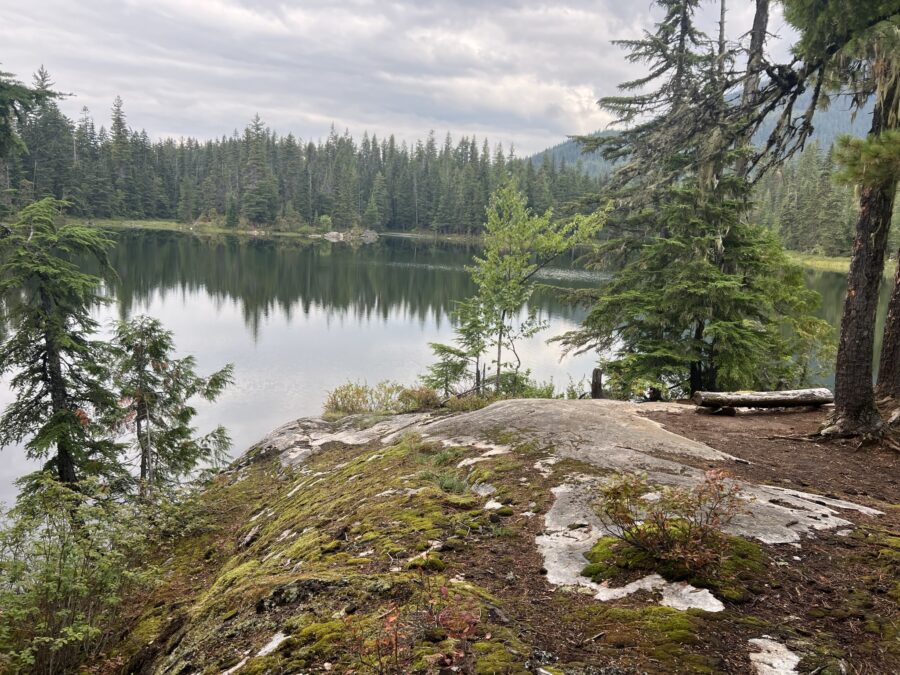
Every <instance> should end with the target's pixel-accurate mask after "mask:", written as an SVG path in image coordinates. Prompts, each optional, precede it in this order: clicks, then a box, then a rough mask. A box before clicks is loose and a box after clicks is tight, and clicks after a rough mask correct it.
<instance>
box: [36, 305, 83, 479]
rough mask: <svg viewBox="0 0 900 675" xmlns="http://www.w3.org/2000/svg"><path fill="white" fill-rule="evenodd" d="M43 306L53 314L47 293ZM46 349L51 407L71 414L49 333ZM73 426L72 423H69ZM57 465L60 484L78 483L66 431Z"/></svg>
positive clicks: (58, 358)
mask: <svg viewBox="0 0 900 675" xmlns="http://www.w3.org/2000/svg"><path fill="white" fill-rule="evenodd" d="M41 305H42V308H43V310H44V312H45V314H46V315H47V316H50V315H51V314H52V313H53V305H52V301H51V300H50V298H49V297H47V295H46V294H45V293H41ZM44 349H45V351H46V354H47V357H46V358H47V362H46V368H47V371H46V373H47V381H48V382H47V384H48V387H49V389H50V407H51V410H52V412H53V415H54V416H55V415H58V414H60V413H65V414H69V413H71V412H72V411H71V410H70V407H69V393H68V391H67V389H66V380H65V377H63V369H62V357H61V356H60V353H59V345H58V344H57V342H56V340H55V339H54V337H53V335H52V334H51V333H50V332H49V331H45V332H44ZM68 423H69V424H71V421H70V422H68ZM53 463H54V464H55V465H56V474H57V476H58V477H59V480H60V482H62V483H66V484H69V485H72V484H74V483H77V482H78V474H77V473H76V471H75V457H74V455H73V453H72V441H71V439H70V438H69V433H68V431H66V432H65V433H63V434H62V435H61V436H59V437H58V439H57V441H56V457H55V459H54V462H53Z"/></svg>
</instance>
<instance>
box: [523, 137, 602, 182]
mask: <svg viewBox="0 0 900 675" xmlns="http://www.w3.org/2000/svg"><path fill="white" fill-rule="evenodd" d="M613 134H615V132H614V131H598V132H597V133H596V135H597V136H611V135H613ZM545 158H549V159H552V160H554V161H555V162H556V164H557V166H559V165H560V164H562V163H563V162H565V163H566V165H567V166H576V165H577V164H578V163H579V162H580V163H581V168H582V169H583V170H584V172H585V173H586V174H588V175H589V176H591V177H595V176H603V175H605V174H608V173H609V172H610V170H611V168H612V163H611V162H608V161H607V160H605V159H603V157H601V156H600V153H599V152H592V153H589V154H583V153H582V152H581V146H580V145H579V144H578V143H577V142H576V141H574V140H572V139H569V140H567V141H563V142H562V143H559V144H557V145H554V146H553V147H552V148H547V149H546V150H544V151H542V152H539V153H537V154H536V155H532V157H531V161H532V162H533V163H534V164H535V165H537V166H540V165H541V164H542V163H543V162H544V159H545Z"/></svg>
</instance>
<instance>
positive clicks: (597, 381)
mask: <svg viewBox="0 0 900 675" xmlns="http://www.w3.org/2000/svg"><path fill="white" fill-rule="evenodd" d="M591 398H603V371H602V370H600V369H599V368H594V371H593V372H592V373H591Z"/></svg>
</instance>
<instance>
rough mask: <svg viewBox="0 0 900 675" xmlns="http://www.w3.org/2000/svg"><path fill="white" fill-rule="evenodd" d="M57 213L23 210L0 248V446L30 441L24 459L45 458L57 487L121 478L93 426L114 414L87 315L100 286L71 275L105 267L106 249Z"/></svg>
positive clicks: (102, 240) (41, 206) (100, 349)
mask: <svg viewBox="0 0 900 675" xmlns="http://www.w3.org/2000/svg"><path fill="white" fill-rule="evenodd" d="M63 206H65V203H63V202H59V201H57V200H55V199H52V198H46V199H42V200H41V201H38V202H35V203H34V204H31V205H30V206H27V207H26V208H25V209H23V210H22V212H21V213H20V214H19V215H18V218H17V220H16V222H15V223H14V224H13V225H12V227H11V228H10V229H9V231H8V232H7V234H6V236H4V237H3V238H2V239H0V247H2V251H0V255H2V258H0V260H2V266H0V293H2V295H3V297H4V298H5V299H6V306H7V307H11V309H10V310H9V315H8V317H7V318H8V320H9V321H10V324H11V327H12V330H13V331H14V333H13V335H12V336H11V337H9V338H8V339H7V340H5V341H4V342H3V344H2V345H0V369H2V370H0V374H7V373H11V374H12V379H11V386H12V389H13V390H14V391H15V392H16V393H17V396H16V400H15V401H14V402H13V403H11V404H10V405H9V406H8V407H7V408H6V410H5V411H4V413H3V416H2V418H0V446H5V445H9V444H11V443H14V442H18V441H21V440H22V439H24V438H26V437H29V436H30V438H29V440H28V442H27V444H26V448H27V450H28V455H29V456H30V457H38V458H44V457H48V456H49V461H48V462H47V468H48V469H50V470H52V471H53V473H54V474H56V476H57V477H58V478H59V480H61V481H63V482H65V483H72V484H74V483H76V482H77V481H78V480H79V479H80V478H81V477H83V476H84V475H85V474H106V475H110V476H116V475H120V474H121V467H120V465H119V464H118V463H117V459H118V452H119V451H118V448H117V447H116V446H115V445H114V444H112V443H111V442H109V441H108V440H107V439H106V438H105V435H104V434H103V431H102V429H101V428H100V424H99V421H100V420H101V418H102V417H103V415H105V414H106V413H107V411H108V410H110V409H111V408H112V407H113V406H114V405H115V397H114V396H113V394H112V393H111V391H110V389H109V387H108V373H107V371H106V365H107V364H108V362H109V359H108V354H107V351H106V347H105V344H104V343H102V342H99V341H96V340H94V339H93V334H94V332H95V330H96V328H97V324H96V322H95V321H94V320H93V319H92V318H91V317H90V314H89V309H90V307H91V306H93V305H95V304H97V303H98V302H102V301H103V297H102V296H100V295H99V291H98V289H99V285H100V282H101V279H100V278H98V277H96V276H92V275H89V274H85V273H84V272H82V271H81V270H80V268H79V262H81V260H82V259H83V258H93V259H95V260H96V261H98V262H99V263H100V264H101V265H103V266H104V267H106V254H107V251H108V250H109V249H110V247H111V246H112V243H113V242H112V240H111V239H109V238H108V237H107V235H106V234H104V233H103V232H101V231H99V230H96V229H93V228H87V227H82V226H78V225H73V224H69V223H62V224H60V222H59V210H60V208H62V207H63Z"/></svg>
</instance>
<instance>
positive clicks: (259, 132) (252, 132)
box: [241, 115, 278, 225]
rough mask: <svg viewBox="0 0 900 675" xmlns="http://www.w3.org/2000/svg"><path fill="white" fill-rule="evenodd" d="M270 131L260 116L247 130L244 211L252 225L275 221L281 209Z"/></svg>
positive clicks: (244, 168) (242, 210) (254, 119)
mask: <svg viewBox="0 0 900 675" xmlns="http://www.w3.org/2000/svg"><path fill="white" fill-rule="evenodd" d="M267 141H268V138H267V133H266V128H265V126H264V125H263V122H262V120H261V119H260V117H259V115H256V116H255V117H254V118H253V121H252V122H251V123H250V125H249V126H248V127H247V128H246V129H245V131H244V145H245V147H246V152H247V159H246V161H245V163H244V167H243V189H244V191H243V194H242V195H241V212H242V214H243V215H244V217H245V218H247V220H248V221H250V223H251V224H252V225H261V224H267V223H272V222H274V220H275V214H276V213H277V209H278V203H277V199H278V195H277V187H276V185H275V179H274V177H273V175H272V170H271V168H270V167H269V163H268V153H267Z"/></svg>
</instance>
